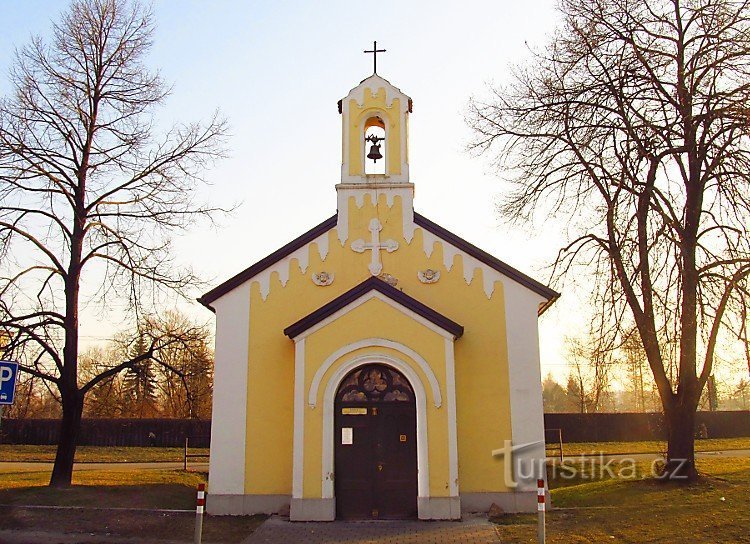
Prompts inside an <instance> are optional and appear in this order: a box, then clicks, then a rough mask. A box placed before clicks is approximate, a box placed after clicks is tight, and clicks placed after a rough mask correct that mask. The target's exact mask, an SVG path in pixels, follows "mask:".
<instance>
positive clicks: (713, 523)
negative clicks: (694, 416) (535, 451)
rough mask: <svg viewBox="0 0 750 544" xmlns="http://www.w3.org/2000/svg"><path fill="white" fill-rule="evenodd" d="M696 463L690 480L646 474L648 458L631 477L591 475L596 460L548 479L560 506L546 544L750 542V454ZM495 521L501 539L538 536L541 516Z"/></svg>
mask: <svg viewBox="0 0 750 544" xmlns="http://www.w3.org/2000/svg"><path fill="white" fill-rule="evenodd" d="M698 467H699V470H700V471H701V472H702V473H703V474H704V477H703V478H702V480H701V481H699V482H698V483H695V484H693V485H688V486H679V485H676V484H669V483H668V484H662V483H658V482H656V481H655V480H653V479H651V478H650V477H647V474H648V473H649V472H650V467H649V464H648V463H641V464H638V465H637V466H636V467H635V470H636V472H637V473H638V475H639V477H637V478H635V479H629V480H622V479H617V478H609V477H605V478H603V479H591V478H590V477H591V474H592V472H593V473H594V474H597V475H598V474H599V473H600V469H601V467H600V466H598V465H596V466H593V468H592V465H586V470H587V473H584V475H582V476H579V477H577V478H575V479H572V480H568V479H562V478H558V479H550V487H551V494H552V503H553V507H556V508H557V510H555V509H553V510H552V511H551V512H550V513H548V515H547V542H549V543H577V544H584V543H586V544H588V543H591V544H593V543H600V542H623V543H634V544H635V543H639V544H640V543H664V542H670V543H671V542H690V543H699V544H703V543H706V544H708V543H717V542H732V543H739V542H750V530H748V528H750V497H748V494H747V490H748V489H749V488H750V459H748V458H722V459H709V460H706V459H702V460H700V461H698ZM641 476H642V477H641ZM592 507H593V508H592ZM496 522H497V523H498V525H499V533H500V536H501V538H502V539H503V542H514V543H520V542H535V540H533V536H534V535H535V534H536V515H507V516H502V517H501V518H499V519H498V520H496Z"/></svg>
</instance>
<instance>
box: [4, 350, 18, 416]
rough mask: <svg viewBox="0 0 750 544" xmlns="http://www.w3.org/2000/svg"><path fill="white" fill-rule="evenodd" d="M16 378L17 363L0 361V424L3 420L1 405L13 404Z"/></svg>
mask: <svg viewBox="0 0 750 544" xmlns="http://www.w3.org/2000/svg"><path fill="white" fill-rule="evenodd" d="M17 378H18V363H16V362H14V361H0V425H2V421H3V406H5V405H6V404H13V401H14V400H15V397H16V379H17Z"/></svg>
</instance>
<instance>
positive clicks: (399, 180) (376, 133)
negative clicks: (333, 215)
mask: <svg viewBox="0 0 750 544" xmlns="http://www.w3.org/2000/svg"><path fill="white" fill-rule="evenodd" d="M384 51H385V50H384V49H381V50H379V49H378V48H377V42H375V43H374V47H373V50H372V51H365V53H373V55H374V56H373V64H374V72H375V73H373V74H372V75H371V76H370V77H368V78H366V79H364V80H363V81H361V82H360V84H359V85H357V86H356V87H354V88H353V89H352V90H351V91H349V94H347V95H346V97H345V98H343V99H341V100H339V102H338V109H339V113H340V114H341V127H342V130H341V136H342V138H341V151H342V157H341V182H340V183H339V184H338V185H336V191H337V193H338V210H339V221H338V223H339V225H338V228H339V233H340V235H342V234H343V236H346V234H345V232H346V231H347V230H348V224H347V221H345V219H346V218H348V216H349V210H348V207H349V202H350V197H354V199H355V201H356V202H357V203H361V202H362V200H363V198H364V196H365V195H366V194H369V195H370V197H371V201H372V202H377V201H378V197H379V195H382V194H385V195H386V197H387V200H388V202H390V203H392V202H393V200H394V198H395V197H400V199H401V206H402V209H403V214H404V225H405V226H406V225H407V223H411V221H412V218H413V214H414V209H413V198H414V185H413V184H412V183H410V182H409V146H408V140H409V114H410V113H411V112H412V100H411V98H409V97H408V96H407V95H405V94H404V93H403V92H401V90H400V89H399V88H397V87H395V86H393V85H391V83H390V82H389V81H387V80H386V79H384V78H382V77H380V76H379V75H378V74H377V53H382V52H384ZM408 237H409V238H410V236H408ZM342 243H343V239H342Z"/></svg>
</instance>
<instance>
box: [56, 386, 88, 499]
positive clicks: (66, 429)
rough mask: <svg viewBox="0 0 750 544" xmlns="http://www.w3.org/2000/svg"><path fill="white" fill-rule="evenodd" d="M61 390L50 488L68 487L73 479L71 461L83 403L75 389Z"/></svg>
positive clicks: (76, 440) (74, 451) (76, 441)
mask: <svg viewBox="0 0 750 544" xmlns="http://www.w3.org/2000/svg"><path fill="white" fill-rule="evenodd" d="M64 389H65V388H61V390H60V395H61V397H62V409H63V413H62V420H61V421H60V438H59V440H58V443H57V454H56V455H55V465H54V468H53V469H52V478H50V482H49V485H50V486H51V487H57V488H64V487H70V484H71V480H72V478H73V459H74V458H75V454H76V446H77V445H78V434H79V432H80V429H81V414H82V413H83V402H82V399H81V398H80V392H79V391H78V388H77V387H73V388H70V389H67V390H64Z"/></svg>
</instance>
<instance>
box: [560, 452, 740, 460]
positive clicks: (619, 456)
mask: <svg viewBox="0 0 750 544" xmlns="http://www.w3.org/2000/svg"><path fill="white" fill-rule="evenodd" d="M598 457H599V455H598V454H589V455H566V456H565V459H566V460H568V461H573V462H577V461H584V460H590V459H592V458H594V459H596V458H598ZM695 457H696V459H716V458H727V457H750V449H747V450H717V451H697V452H695ZM602 458H603V459H604V460H606V461H609V460H610V459H613V460H615V461H624V460H625V459H633V460H635V461H653V460H654V459H662V458H663V456H662V455H661V454H660V453H614V454H609V453H604V454H602ZM559 459H560V458H559V457H557V456H554V455H551V456H549V457H547V461H559Z"/></svg>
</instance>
